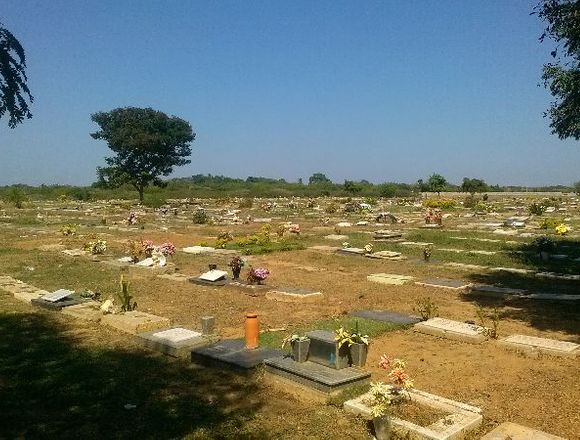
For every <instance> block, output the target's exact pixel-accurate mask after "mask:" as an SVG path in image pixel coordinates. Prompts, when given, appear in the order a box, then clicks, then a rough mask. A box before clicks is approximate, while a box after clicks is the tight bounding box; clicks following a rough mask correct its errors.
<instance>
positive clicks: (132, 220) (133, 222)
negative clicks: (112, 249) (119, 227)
mask: <svg viewBox="0 0 580 440" xmlns="http://www.w3.org/2000/svg"><path fill="white" fill-rule="evenodd" d="M138 222H139V217H137V214H135V213H134V212H133V211H131V213H130V214H129V217H127V224H128V225H136V224H137V223H138Z"/></svg>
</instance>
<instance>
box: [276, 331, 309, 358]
mask: <svg viewBox="0 0 580 440" xmlns="http://www.w3.org/2000/svg"><path fill="white" fill-rule="evenodd" d="M287 345H290V346H291V347H292V356H293V357H294V360H295V361H296V362H305V361H306V360H307V359H308V350H309V349H310V338H308V337H307V336H300V335H290V336H287V337H286V338H284V340H283V341H282V348H284V347H286V346H287Z"/></svg>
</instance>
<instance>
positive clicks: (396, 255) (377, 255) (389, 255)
mask: <svg viewBox="0 0 580 440" xmlns="http://www.w3.org/2000/svg"><path fill="white" fill-rule="evenodd" d="M365 257H367V258H374V259H378V260H390V261H403V260H406V259H407V257H405V256H404V255H402V254H401V253H400V252H394V251H378V252H373V253H371V254H365Z"/></svg>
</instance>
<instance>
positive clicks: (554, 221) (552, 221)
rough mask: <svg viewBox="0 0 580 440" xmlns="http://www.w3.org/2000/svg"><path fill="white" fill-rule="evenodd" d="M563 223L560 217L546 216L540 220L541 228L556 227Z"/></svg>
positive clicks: (551, 228)
mask: <svg viewBox="0 0 580 440" xmlns="http://www.w3.org/2000/svg"><path fill="white" fill-rule="evenodd" d="M561 223H562V219H560V218H545V219H543V220H542V221H541V222H540V229H550V230H553V229H556V226H558V225H559V224H561Z"/></svg>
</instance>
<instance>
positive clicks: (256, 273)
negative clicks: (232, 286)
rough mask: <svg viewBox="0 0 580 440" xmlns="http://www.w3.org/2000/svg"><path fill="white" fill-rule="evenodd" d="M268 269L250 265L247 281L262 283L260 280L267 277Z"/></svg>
mask: <svg viewBox="0 0 580 440" xmlns="http://www.w3.org/2000/svg"><path fill="white" fill-rule="evenodd" d="M268 275H270V271H269V270H268V269H265V268H263V267H257V268H255V269H254V268H253V267H251V266H250V272H249V273H248V283H250V284H262V282H263V281H264V280H265V279H266V278H268Z"/></svg>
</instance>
